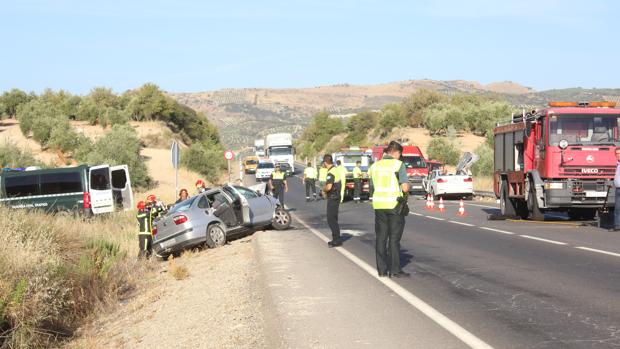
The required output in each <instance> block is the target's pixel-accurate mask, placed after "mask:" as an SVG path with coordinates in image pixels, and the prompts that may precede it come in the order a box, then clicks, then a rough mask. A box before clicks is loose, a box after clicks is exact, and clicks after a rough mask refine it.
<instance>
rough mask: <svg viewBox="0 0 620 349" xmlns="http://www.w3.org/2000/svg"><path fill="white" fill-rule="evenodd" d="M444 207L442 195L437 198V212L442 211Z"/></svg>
mask: <svg viewBox="0 0 620 349" xmlns="http://www.w3.org/2000/svg"><path fill="white" fill-rule="evenodd" d="M445 210H446V207H445V206H444V205H443V197H440V198H439V212H444V211H445Z"/></svg>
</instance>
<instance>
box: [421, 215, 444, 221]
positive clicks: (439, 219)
mask: <svg viewBox="0 0 620 349" xmlns="http://www.w3.org/2000/svg"><path fill="white" fill-rule="evenodd" d="M424 217H426V218H430V219H434V220H436V221H445V219H443V218H439V217H433V216H424Z"/></svg>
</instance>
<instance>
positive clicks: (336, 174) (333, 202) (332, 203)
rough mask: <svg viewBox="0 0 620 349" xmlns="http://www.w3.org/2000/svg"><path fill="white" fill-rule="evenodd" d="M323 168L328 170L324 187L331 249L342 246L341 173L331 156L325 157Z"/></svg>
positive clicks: (328, 244)
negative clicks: (340, 211)
mask: <svg viewBox="0 0 620 349" xmlns="http://www.w3.org/2000/svg"><path fill="white" fill-rule="evenodd" d="M323 166H324V167H325V168H326V169H327V182H326V183H325V186H324V187H323V197H326V198H327V211H326V212H327V225H329V229H331V231H332V241H330V242H328V243H327V246H329V247H337V246H341V245H342V241H341V240H340V226H339V225H338V210H339V209H340V200H341V196H340V186H341V184H342V183H341V179H340V171H339V170H338V169H337V168H336V167H334V160H333V159H332V156H331V155H329V154H328V155H325V156H324V157H323Z"/></svg>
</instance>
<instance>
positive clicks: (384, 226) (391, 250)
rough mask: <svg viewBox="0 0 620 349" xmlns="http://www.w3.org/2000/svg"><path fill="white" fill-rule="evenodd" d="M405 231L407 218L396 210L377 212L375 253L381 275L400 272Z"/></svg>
mask: <svg viewBox="0 0 620 349" xmlns="http://www.w3.org/2000/svg"><path fill="white" fill-rule="evenodd" d="M404 229H405V217H403V216H402V215H400V214H397V213H396V212H395V211H394V210H375V234H376V235H377V240H376V242H375V252H376V254H377V271H378V272H379V274H386V273H387V272H390V273H392V274H396V273H398V272H399V271H400V239H401V238H402V236H403V231H404Z"/></svg>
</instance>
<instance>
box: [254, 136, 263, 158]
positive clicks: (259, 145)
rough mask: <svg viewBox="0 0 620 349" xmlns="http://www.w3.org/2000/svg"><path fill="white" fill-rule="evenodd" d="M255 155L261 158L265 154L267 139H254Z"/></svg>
mask: <svg viewBox="0 0 620 349" xmlns="http://www.w3.org/2000/svg"><path fill="white" fill-rule="evenodd" d="M254 155H256V156H257V157H259V158H262V157H264V156H265V140H264V139H256V140H254Z"/></svg>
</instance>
